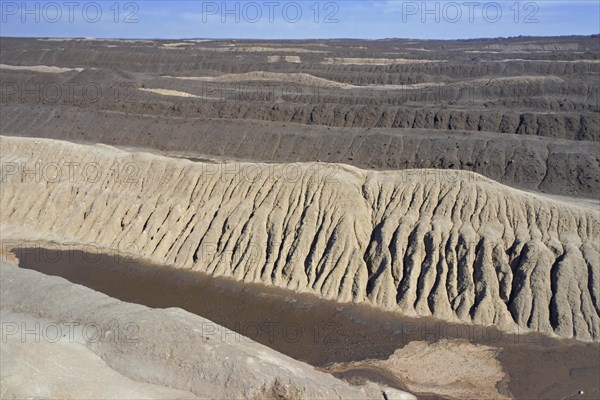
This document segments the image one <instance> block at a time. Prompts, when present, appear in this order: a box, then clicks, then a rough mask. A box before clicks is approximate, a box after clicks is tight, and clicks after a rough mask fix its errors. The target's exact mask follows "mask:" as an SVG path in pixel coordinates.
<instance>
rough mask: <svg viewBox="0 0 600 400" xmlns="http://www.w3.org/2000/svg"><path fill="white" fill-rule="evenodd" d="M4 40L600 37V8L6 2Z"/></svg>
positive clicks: (271, 0) (269, 1)
mask: <svg viewBox="0 0 600 400" xmlns="http://www.w3.org/2000/svg"><path fill="white" fill-rule="evenodd" d="M0 5H1V7H0V28H1V29H0V35H2V36H30V37H31V36H33V37H40V36H41V37H96V38H165V39H178V38H258V39H302V38H365V39H381V38H392V37H395V38H414V39H462V38H478V37H507V36H518V35H540V36H550V35H572V34H577V35H590V34H597V33H599V32H600V1H599V0H590V1H577V0H575V1H561V0H543V1H516V0H509V1H496V2H493V1H470V0H465V1H460V0H459V1H454V2H453V1H445V0H444V1H404V0H393V1H388V0H370V1H369V0H341V1H317V0H305V1H302V0H296V1H287V0H284V1H281V0H264V1H260V0H259V1H250V0H243V1H223V0H216V1H201V0H188V1H158V0H154V1H118V2H117V1H115V0H108V1H74V0H65V1H6V0H1V1H0Z"/></svg>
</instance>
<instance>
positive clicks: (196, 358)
mask: <svg viewBox="0 0 600 400" xmlns="http://www.w3.org/2000/svg"><path fill="white" fill-rule="evenodd" d="M0 269H1V271H2V277H3V279H2V280H1V281H0V284H1V292H0V293H1V295H2V302H1V303H2V322H3V326H5V325H4V324H10V325H11V326H15V324H16V326H17V327H24V328H23V329H25V328H27V329H30V330H35V329H34V327H35V324H36V323H38V324H40V327H41V328H40V329H39V332H40V334H39V335H38V336H34V335H31V334H30V335H29V336H25V339H22V338H23V336H22V335H21V332H20V331H18V332H17V333H15V334H11V335H7V338H6V339H7V340H6V341H3V343H2V344H1V346H2V355H3V357H2V374H1V383H2V385H1V386H2V392H1V393H2V397H3V398H12V397H13V396H14V397H17V398H25V397H35V398H39V397H52V398H63V399H64V398H74V399H82V398H88V399H98V398H115V399H122V398H138V399H139V398H163V399H175V398H178V399H182V398H212V399H226V398H227V399H234V398H247V399H256V400H261V399H278V398H286V399H300V398H311V399H328V400H329V399H356V400H359V399H360V400H362V399H373V400H380V399H381V400H383V399H385V398H389V397H384V392H385V393H386V395H387V394H389V395H390V396H391V395H395V396H398V397H397V398H398V399H405V400H411V399H414V396H412V395H409V394H407V393H404V392H401V391H399V390H395V389H389V388H386V387H381V386H379V385H375V384H369V385H367V386H364V387H353V386H351V385H349V384H348V383H346V382H343V381H340V380H338V379H335V378H334V377H332V376H331V375H328V374H326V373H322V372H319V371H316V370H315V369H314V368H313V367H311V366H309V365H307V364H304V363H301V362H299V361H296V360H294V359H291V358H289V357H287V356H284V355H282V354H280V353H277V352H276V351H274V350H271V349H269V348H267V347H265V346H263V345H260V344H258V343H256V342H253V341H251V340H249V339H248V338H245V337H241V335H239V334H236V333H233V332H231V331H228V333H227V334H225V328H222V327H219V326H218V325H216V324H214V323H213V322H211V321H209V320H207V319H205V318H202V317H199V316H196V315H193V314H190V313H187V312H185V311H183V310H181V309H175V308H170V309H157V310H154V309H149V308H147V307H144V306H141V305H137V304H131V303H124V302H121V301H119V300H116V299H113V298H111V297H108V296H105V295H103V294H101V293H98V292H95V291H93V290H91V289H88V288H85V287H82V286H78V285H73V284H72V283H70V282H69V281H67V280H65V279H62V278H58V277H50V276H46V275H43V274H41V273H38V272H35V271H28V270H23V269H18V268H16V267H14V266H10V265H6V264H4V263H0ZM66 322H68V323H69V324H70V326H71V327H72V330H71V329H70V328H68V327H67V326H66V325H64V323H66ZM47 326H52V327H53V328H51V329H47V328H46V327H47ZM57 326H58V327H60V328H59V329H60V331H61V332H62V333H63V334H64V335H66V336H63V337H61V339H60V340H59V341H54V340H53V337H54V336H51V335H55V333H54V332H56V331H57V328H56V327H57ZM127 327H129V328H127ZM130 328H132V329H130ZM52 329H54V331H53V330H52ZM220 329H222V330H223V332H222V333H223V335H221V334H219V333H218V332H220V331H219V330H220ZM36 338H37V341H36ZM7 357H8V358H7ZM8 360H12V361H16V362H12V363H11V362H7V361H8ZM27 367H29V368H27ZM86 368H87V370H86ZM25 382H27V384H25Z"/></svg>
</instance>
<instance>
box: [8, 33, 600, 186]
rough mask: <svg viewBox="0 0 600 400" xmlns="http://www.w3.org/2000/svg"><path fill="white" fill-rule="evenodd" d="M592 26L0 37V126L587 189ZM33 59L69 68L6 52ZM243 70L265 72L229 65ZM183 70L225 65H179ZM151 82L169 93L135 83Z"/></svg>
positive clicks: (203, 154) (592, 146) (593, 174)
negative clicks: (554, 33)
mask: <svg viewBox="0 0 600 400" xmlns="http://www.w3.org/2000/svg"><path fill="white" fill-rule="evenodd" d="M599 39H600V38H599V37H598V36H591V37H582V36H573V37H559V38H531V37H529V38H527V37H524V38H512V39H486V40H463V41H415V40H411V41H408V40H380V41H358V40H325V41H232V40H224V41H206V42H191V41H190V42H183V41H114V40H113V41H111V40H106V41H98V40H66V41H65V40H63V41H55V40H52V41H48V40H45V39H19V38H0V59H1V61H0V63H1V64H4V65H9V66H12V67H8V68H7V67H3V68H1V69H0V72H1V74H0V112H1V114H2V118H1V123H0V133H2V134H9V135H24V136H41V137H50V138H56V139H67V140H73V141H86V142H100V143H106V144H114V145H123V146H136V147H140V146H141V147H148V148H153V149H159V150H168V151H173V152H186V153H187V155H188V156H190V157H197V158H210V157H225V158H232V159H244V160H256V161H266V162H272V161H273V162H295V161H319V160H320V161H323V162H335V163H340V162H341V163H346V164H352V165H355V166H358V167H361V168H376V169H396V168H441V169H449V168H450V169H466V170H472V171H474V172H478V173H481V174H483V175H485V176H488V177H490V178H492V179H495V180H497V181H499V182H503V183H506V184H509V185H512V186H515V187H518V188H525V189H529V190H539V191H542V192H547V193H552V194H563V195H573V196H585V197H598V196H599V195H600V185H599V182H598V176H599V174H600V145H599V143H598V141H599V140H600V105H599V103H600V102H599V99H600V40H599ZM182 43H184V44H183V45H181V44H182ZM173 44H175V45H176V46H172V45H173ZM286 57H288V58H287V59H286ZM289 57H292V58H289ZM393 60H395V61H393ZM40 65H41V66H53V67H62V68H78V69H71V70H65V71H63V72H59V73H57V72H48V71H46V72H43V71H40V70H39V69H38V70H24V69H15V68H14V67H15V66H17V67H31V66H40ZM257 71H258V73H259V74H263V75H261V76H262V77H263V78H261V79H263V80H259V81H253V80H252V76H242V77H239V76H237V77H236V76H233V78H232V75H231V74H244V73H251V72H257ZM265 73H275V75H268V76H267V78H264V76H265V75H264V74H265ZM286 74H287V75H286ZM290 74H292V75H290ZM294 74H295V75H294ZM298 74H302V75H298ZM190 77H192V78H203V77H204V78H205V77H220V79H224V81H217V82H210V81H201V80H197V79H196V80H189V79H178V78H190ZM264 79H266V80H264ZM315 79H316V80H315ZM341 84H347V85H352V87H351V88H343V87H341ZM381 85H396V86H387V87H386V86H381ZM415 85H416V86H415ZM158 89H160V90H171V91H176V92H180V95H179V96H177V95H173V94H174V93H175V94H176V92H162V93H163V94H160V93H156V92H152V91H148V90H158ZM181 92H184V93H187V96H188V97H181ZM165 93H167V94H165ZM169 93H170V94H169ZM189 96H194V97H189ZM426 130H427V131H426ZM429 130H431V131H433V132H429ZM435 132H437V134H435Z"/></svg>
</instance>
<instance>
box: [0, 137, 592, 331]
mask: <svg viewBox="0 0 600 400" xmlns="http://www.w3.org/2000/svg"><path fill="white" fill-rule="evenodd" d="M1 156H2V163H3V171H2V173H3V176H2V191H1V192H2V194H1V210H2V214H1V220H0V223H1V225H2V230H3V239H4V240H6V239H7V238H14V239H17V238H23V237H19V235H21V236H27V235H29V236H31V235H34V234H35V235H39V237H45V238H60V239H61V240H70V241H76V242H79V243H94V244H97V245H99V246H101V247H104V248H109V249H116V250H128V251H129V252H131V253H134V254H135V255H136V256H139V257H145V258H149V259H152V260H154V261H158V262H160V263H165V264H172V265H175V266H177V267H179V268H187V269H192V270H197V271H203V272H206V273H209V274H212V275H214V276H230V277H233V278H235V279H238V280H242V281H246V282H259V283H263V284H266V285H275V286H279V287H284V288H288V289H290V290H295V291H300V292H309V293H314V294H316V295H319V296H322V297H325V298H329V299H336V300H338V301H340V302H357V303H368V304H372V305H374V306H376V307H379V308H383V309H389V310H394V311H398V312H401V313H404V314H406V315H414V316H434V317H436V318H439V319H443V320H447V321H462V322H469V323H477V324H484V325H488V324H495V325H497V326H499V327H501V328H502V329H507V330H508V329H515V328H523V329H533V330H536V331H541V332H545V333H554V334H557V335H559V336H562V337H575V338H577V339H580V340H598V338H599V336H600V317H599V313H600V255H599V253H600V243H599V242H598V236H599V234H600V214H599V212H598V210H595V209H593V208H589V207H584V206H578V205H574V204H570V203H566V202H560V201H555V200H551V199H548V198H545V197H542V196H536V195H532V194H527V193H524V192H521V191H518V190H515V189H511V188H508V187H505V186H503V185H500V184H498V183H496V182H494V181H492V180H489V179H487V178H484V177H482V176H480V175H477V174H473V173H465V172H460V171H440V170H406V171H394V172H368V171H363V170H359V169H357V168H354V167H348V166H342V165H336V164H317V163H302V164H281V165H278V164H277V165H268V164H251V163H225V164H209V163H196V162H191V161H188V160H175V159H170V158H166V157H161V156H157V155H150V154H145V153H129V152H125V151H121V150H117V149H114V148H111V147H107V146H98V145H96V146H84V145H76V144H72V143H67V142H59V141H53V140H47V139H24V138H11V137H2V146H1ZM56 160H61V161H56Z"/></svg>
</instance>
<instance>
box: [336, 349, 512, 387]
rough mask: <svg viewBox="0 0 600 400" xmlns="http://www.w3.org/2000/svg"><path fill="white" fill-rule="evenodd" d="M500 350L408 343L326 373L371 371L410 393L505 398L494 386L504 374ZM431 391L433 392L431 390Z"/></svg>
mask: <svg viewBox="0 0 600 400" xmlns="http://www.w3.org/2000/svg"><path fill="white" fill-rule="evenodd" d="M498 352H499V349H496V348H493V347H489V346H484V345H474V344H470V343H469V342H467V341H454V340H442V341H440V342H436V343H427V342H417V341H415V342H411V343H409V344H408V345H407V346H405V347H404V348H402V349H399V350H397V351H396V352H395V353H394V354H393V355H392V356H390V358H388V359H387V360H367V361H362V362H355V363H348V364H335V365H332V366H330V367H329V368H327V371H330V372H332V373H336V374H338V375H342V376H351V373H352V372H353V371H357V370H359V371H364V370H367V371H369V370H370V371H374V372H378V373H380V374H382V373H383V374H385V375H386V376H388V377H390V378H391V379H395V380H397V381H399V382H402V384H403V385H405V387H406V388H407V389H408V390H410V391H413V392H417V393H427V392H433V391H434V392H435V395H437V396H442V397H444V398H452V399H508V398H510V397H509V396H506V395H505V394H502V393H500V392H499V391H498V388H497V385H498V384H499V383H501V381H502V380H503V379H505V372H504V370H503V368H502V365H501V364H500V362H499V361H498V360H497V359H496V356H497V354H498ZM432 389H433V390H432Z"/></svg>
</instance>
